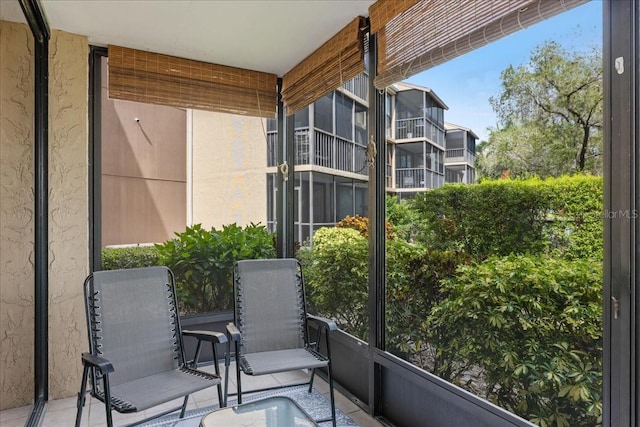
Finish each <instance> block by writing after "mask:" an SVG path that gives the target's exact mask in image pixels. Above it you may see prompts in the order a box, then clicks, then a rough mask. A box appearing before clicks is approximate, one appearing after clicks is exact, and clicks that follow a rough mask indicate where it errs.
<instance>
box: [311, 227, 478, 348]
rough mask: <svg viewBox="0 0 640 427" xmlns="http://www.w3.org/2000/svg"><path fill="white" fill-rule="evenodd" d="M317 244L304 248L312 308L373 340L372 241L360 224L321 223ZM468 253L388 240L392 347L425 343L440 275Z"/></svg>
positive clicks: (387, 259)
mask: <svg viewBox="0 0 640 427" xmlns="http://www.w3.org/2000/svg"><path fill="white" fill-rule="evenodd" d="M313 242H314V244H313V248H310V247H308V246H307V247H303V248H302V249H301V250H300V251H299V252H298V258H299V259H300V261H301V263H302V265H303V268H304V272H305V282H306V291H307V303H308V305H309V310H310V311H312V312H314V313H319V314H322V315H323V316H327V317H330V318H333V319H335V320H336V322H337V323H338V325H339V326H340V328H341V329H342V330H344V331H346V332H348V333H350V334H352V335H355V336H357V337H358V338H361V339H364V340H367V339H368V331H369V323H368V319H369V309H368V302H367V301H368V298H369V291H368V274H367V271H368V265H367V262H368V242H367V240H366V239H365V238H364V237H363V236H362V235H361V234H359V233H358V232H357V231H356V230H353V229H349V228H321V229H319V230H318V231H316V233H315V234H314V236H313ZM467 260H468V257H467V256H466V255H465V254H462V253H459V252H453V251H437V250H430V251H427V250H425V249H424V247H423V246H421V245H416V244H411V243H408V242H405V241H403V240H401V239H395V240H391V241H388V242H387V253H386V272H387V276H386V286H387V297H386V301H387V303H386V308H387V310H386V316H387V337H388V339H387V341H388V342H387V344H388V347H389V349H390V350H392V351H394V352H396V353H402V354H403V355H406V356H407V357H411V355H415V354H418V353H419V352H420V351H421V349H422V348H423V346H424V345H425V337H426V330H425V329H424V323H423V320H424V319H425V318H426V317H427V316H428V314H429V311H430V309H431V307H432V306H433V304H434V303H435V302H437V301H439V300H440V299H441V295H440V290H439V281H440V280H441V279H442V278H445V277H449V275H450V274H452V273H453V272H454V271H455V269H456V267H457V266H458V265H459V264H461V263H464V262H467Z"/></svg>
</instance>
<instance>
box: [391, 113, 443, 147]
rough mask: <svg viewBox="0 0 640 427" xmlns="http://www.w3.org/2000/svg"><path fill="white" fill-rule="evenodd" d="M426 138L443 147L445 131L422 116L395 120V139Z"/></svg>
mask: <svg viewBox="0 0 640 427" xmlns="http://www.w3.org/2000/svg"><path fill="white" fill-rule="evenodd" d="M415 138H426V139H428V140H429V141H430V142H432V143H434V144H436V145H439V146H441V147H444V144H445V132H444V129H441V128H440V127H438V126H437V125H435V124H433V123H431V122H430V121H428V120H426V119H424V118H422V117H417V118H410V119H398V120H396V121H395V139H396V140H403V139H415Z"/></svg>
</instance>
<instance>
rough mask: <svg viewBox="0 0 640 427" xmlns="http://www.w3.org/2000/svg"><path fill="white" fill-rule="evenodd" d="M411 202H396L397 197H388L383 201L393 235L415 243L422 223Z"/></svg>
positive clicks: (408, 200)
mask: <svg viewBox="0 0 640 427" xmlns="http://www.w3.org/2000/svg"><path fill="white" fill-rule="evenodd" d="M412 201H413V199H403V200H398V197H396V196H389V195H388V196H387V197H386V200H385V205H386V206H385V208H386V215H387V221H388V223H389V224H391V227H392V229H393V232H394V234H395V235H396V236H397V237H398V238H399V239H403V240H405V241H407V242H413V241H415V238H416V234H417V233H418V230H420V224H422V222H423V221H422V218H421V216H420V214H419V212H418V211H417V210H416V209H415V208H414V207H413V205H412Z"/></svg>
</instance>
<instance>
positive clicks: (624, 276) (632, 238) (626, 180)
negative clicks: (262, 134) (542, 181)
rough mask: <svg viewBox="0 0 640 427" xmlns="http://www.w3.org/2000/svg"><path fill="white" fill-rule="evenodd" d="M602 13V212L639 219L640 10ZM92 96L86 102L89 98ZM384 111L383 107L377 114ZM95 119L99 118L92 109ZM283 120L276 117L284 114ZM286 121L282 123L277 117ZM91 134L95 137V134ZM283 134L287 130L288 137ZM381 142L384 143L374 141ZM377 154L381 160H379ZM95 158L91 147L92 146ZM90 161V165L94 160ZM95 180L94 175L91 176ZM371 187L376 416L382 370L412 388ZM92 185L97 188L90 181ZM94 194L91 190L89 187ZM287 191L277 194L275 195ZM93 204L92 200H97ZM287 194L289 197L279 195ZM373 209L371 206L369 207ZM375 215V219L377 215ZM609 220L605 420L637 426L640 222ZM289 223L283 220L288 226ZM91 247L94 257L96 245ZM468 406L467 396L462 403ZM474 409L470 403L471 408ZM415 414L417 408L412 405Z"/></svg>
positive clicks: (39, 405) (41, 318) (40, 343)
mask: <svg viewBox="0 0 640 427" xmlns="http://www.w3.org/2000/svg"><path fill="white" fill-rule="evenodd" d="M20 3H21V6H22V8H23V11H24V13H25V17H26V18H27V21H28V23H29V25H30V27H31V30H32V32H33V35H34V38H35V40H36V51H37V52H36V55H34V62H35V67H36V69H37V70H41V72H42V75H40V74H38V73H36V75H37V76H40V77H41V78H38V77H37V78H36V81H35V99H34V105H35V107H36V108H35V111H36V120H35V123H34V128H35V132H34V135H35V146H36V154H37V153H40V154H38V155H36V156H35V157H34V167H35V170H36V171H39V175H38V176H39V178H36V179H37V180H38V182H37V183H36V184H37V185H35V190H34V192H35V194H34V196H35V200H36V204H37V205H38V206H40V209H43V208H44V212H46V206H47V192H48V189H47V181H46V173H47V166H48V158H47V156H46V150H47V149H48V134H47V132H48V124H47V114H48V111H47V95H48V87H47V85H46V80H47V77H48V58H47V46H48V27H47V24H46V19H45V17H44V15H43V14H42V11H41V10H40V7H39V5H38V2H37V0H20ZM603 10H604V65H605V66H604V99H605V118H606V120H605V124H606V126H605V136H604V147H605V158H604V160H605V161H604V164H605V172H604V178H605V189H604V196H605V209H606V210H608V211H618V210H622V211H626V212H630V213H632V214H633V213H637V212H638V207H639V205H640V172H639V171H640V154H639V153H640V149H639V146H640V138H639V135H640V117H639V108H638V105H639V103H640V99H639V97H640V96H639V95H638V92H639V90H640V78H639V75H638V73H639V70H638V67H639V64H638V53H639V52H638V49H639V45H640V36H639V34H640V5H639V4H638V2H637V1H634V0H606V1H604V2H603ZM91 99H92V98H91ZM370 103H371V104H372V105H373V103H374V96H373V93H372V94H371V101H370ZM380 110H381V111H382V112H383V113H384V102H382V105H381V106H380V107H379V110H378V111H380ZM93 113H94V115H95V111H94V112H93ZM281 117H282V116H281ZM370 117H372V119H371V121H370V123H371V124H372V125H373V129H370V135H371V133H373V131H374V130H375V129H378V128H379V127H381V126H383V125H384V114H376V115H375V118H373V117H374V114H373V113H370ZM281 120H282V119H281ZM92 131H93V130H92ZM375 132H376V134H375V137H376V139H378V138H383V137H384V130H382V131H379V130H376V131H375ZM287 133H289V130H288V132H287ZM378 140H382V139H378ZM380 154H382V156H381V155H380ZM94 155H95V149H94ZM377 159H378V162H377V163H380V164H381V166H382V168H380V169H376V170H375V172H374V175H375V176H376V179H377V180H378V181H380V182H382V183H384V179H385V176H384V163H385V161H384V150H379V154H378V157H377ZM94 160H95V158H94V159H91V160H90V161H91V163H92V168H93V164H94V163H93V161H94ZM90 173H93V169H90ZM374 181H375V180H370V181H369V182H370V184H369V185H370V190H374V191H370V197H374V202H375V203H373V204H370V213H371V216H372V219H374V220H375V221H374V222H373V223H372V224H373V227H374V230H375V233H372V234H374V236H373V237H371V242H370V244H371V247H372V248H373V251H372V253H371V254H370V259H369V271H370V313H371V315H372V316H371V319H372V320H371V322H372V324H371V326H372V328H371V331H370V347H371V348H370V350H369V354H370V356H371V358H370V365H369V366H370V377H369V381H370V384H372V385H373V387H370V396H369V397H370V401H369V405H368V407H369V412H370V413H371V414H373V415H386V414H387V412H388V409H387V408H385V404H384V403H385V402H386V401H385V398H388V397H389V396H388V395H385V394H384V393H383V392H382V387H383V385H382V384H381V383H382V382H383V381H385V378H384V375H385V374H384V373H383V372H382V369H383V368H384V369H389V370H391V371H394V372H401V374H400V375H402V376H405V379H406V381H407V384H408V383H409V382H411V381H410V380H409V379H408V377H407V375H409V374H407V372H411V369H412V368H410V367H402V366H400V367H398V366H399V362H398V361H397V360H395V359H394V358H392V357H390V356H389V355H388V354H386V353H385V352H384V327H383V325H384V319H383V313H384V305H383V304H384V301H383V298H382V296H383V295H384V255H383V254H384V250H383V249H384V214H383V212H384V210H383V207H384V205H383V203H380V199H383V198H384V185H382V186H378V185H375V188H373V187H374ZM93 185H94V186H95V185H96V183H95V182H94V183H93ZM93 188H94V189H95V187H93ZM280 194H283V192H280ZM93 196H94V197H95V196H96V195H95V193H94V194H93ZM283 197H285V196H284V195H283ZM291 203H292V200H287V199H286V198H285V199H284V200H283V203H282V205H286V206H289V205H290V204H291ZM374 206H375V209H374ZM374 211H375V214H374V213H373V212H374ZM634 216H635V217H634V218H627V219H626V220H625V219H620V218H618V219H612V218H607V217H606V216H605V237H604V253H605V260H604V296H603V307H604V372H603V377H604V393H603V402H604V421H603V425H604V426H606V427H608V426H616V427H617V426H636V425H638V423H639V421H638V416H639V414H638V410H639V408H640V375H638V368H640V357H639V355H640V349H638V346H639V345H640V340H639V339H638V329H637V327H636V325H637V324H638V322H639V321H640V313H639V312H638V310H637V309H638V308H639V307H640V294H639V293H638V292H636V288H637V285H638V271H637V265H638V261H639V260H640V248H639V247H638V245H639V243H640V240H639V238H640V235H639V233H640V230H639V229H640V228H639V227H637V225H638V223H639V219H638V218H637V214H636V215H634ZM292 218H293V217H292V216H290V217H289V221H292ZM46 220H47V215H46V214H43V215H42V218H41V220H37V222H36V226H35V227H34V228H35V242H36V244H35V246H34V251H35V257H34V259H35V271H36V274H35V279H34V291H35V311H36V313H35V317H36V328H35V331H34V340H35V342H36V346H35V350H34V351H35V352H36V354H35V358H34V364H35V366H34V391H35V392H34V402H35V404H34V408H33V411H32V414H31V417H30V418H29V421H28V422H27V425H29V426H34V427H35V426H36V425H39V423H40V421H41V419H40V418H41V417H42V414H43V402H44V403H46V401H47V400H48V391H47V389H48V381H47V379H48V374H49V369H50V367H49V364H48V360H47V357H46V356H47V351H48V350H47V341H48V328H47V318H46V317H47V316H46V313H47V307H48V297H49V296H48V277H47V249H48V234H47V227H46ZM94 221H95V219H94V218H92V219H91V220H90V228H94V226H95V223H94ZM88 243H91V244H92V246H91V247H90V250H91V251H95V244H96V241H95V239H94V241H93V242H88ZM463 399H464V398H463ZM473 404H475V403H472V402H469V405H473ZM414 409H416V410H417V411H418V410H420V408H414Z"/></svg>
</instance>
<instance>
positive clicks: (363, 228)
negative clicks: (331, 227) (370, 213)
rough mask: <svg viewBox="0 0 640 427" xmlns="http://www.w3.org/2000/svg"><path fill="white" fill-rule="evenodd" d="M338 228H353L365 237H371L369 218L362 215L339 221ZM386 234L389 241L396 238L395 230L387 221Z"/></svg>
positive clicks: (349, 216)
mask: <svg viewBox="0 0 640 427" xmlns="http://www.w3.org/2000/svg"><path fill="white" fill-rule="evenodd" d="M336 227H338V228H352V229H354V230H356V231H358V232H359V233H360V234H361V235H362V236H363V237H365V238H366V237H367V236H368V235H369V218H367V217H365V216H360V215H354V216H351V215H347V216H346V217H344V218H343V219H342V220H340V221H338V223H337V224H336ZM385 233H386V237H387V239H393V238H395V233H394V232H393V228H392V226H391V224H390V223H389V222H388V221H387V222H386V223H385Z"/></svg>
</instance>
